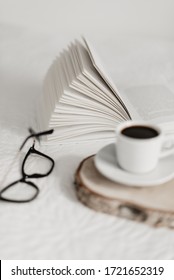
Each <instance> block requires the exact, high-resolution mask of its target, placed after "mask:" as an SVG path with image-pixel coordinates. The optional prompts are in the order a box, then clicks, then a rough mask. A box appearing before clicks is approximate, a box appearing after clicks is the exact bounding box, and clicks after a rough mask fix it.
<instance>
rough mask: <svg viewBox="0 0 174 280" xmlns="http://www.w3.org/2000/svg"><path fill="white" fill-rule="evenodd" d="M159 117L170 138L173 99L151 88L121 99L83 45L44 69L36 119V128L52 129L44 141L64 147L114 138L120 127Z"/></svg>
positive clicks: (94, 56)
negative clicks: (51, 133) (116, 128)
mask: <svg viewBox="0 0 174 280" xmlns="http://www.w3.org/2000/svg"><path fill="white" fill-rule="evenodd" d="M41 112H42V113H41ZM164 116H165V117H166V118H165V119H166V120H165V125H164V127H165V128H166V130H167V131H168V132H174V94H173V93H172V92H171V91H170V90H169V89H167V88H165V87H164V86H160V85H155V86H151V87H142V88H132V89H130V90H129V91H128V92H124V93H123V92H122V93H121V94H120V93H119V91H118V90H117V88H116V86H115V85H114V83H113V82H112V80H111V78H110V77H109V76H108V74H107V73H106V71H105V69H104V67H103V66H102V64H101V62H100V60H99V58H98V56H97V53H96V52H95V51H94V49H93V47H92V46H91V44H90V43H89V42H88V41H87V40H86V39H83V40H82V42H80V41H77V40H76V41H75V42H74V43H71V44H70V45H69V47H68V48H67V49H66V50H63V51H62V52H61V53H60V55H59V57H57V58H56V59H55V60H54V61H53V63H52V65H51V66H50V68H49V69H48V72H47V75H46V77H45V80H44V92H43V96H42V100H41V108H40V110H39V116H38V117H39V125H40V128H42V129H47V128H54V129H55V133H54V134H53V135H50V136H49V138H48V140H57V141H58V142H60V143H65V142H69V141H70V142H73V141H82V140H91V139H108V138H111V137H112V138H113V137H114V130H115V127H116V125H117V124H118V123H120V122H122V121H125V120H130V119H134V120H135V119H144V120H152V119H153V120H157V122H159V123H162V122H163V120H164Z"/></svg>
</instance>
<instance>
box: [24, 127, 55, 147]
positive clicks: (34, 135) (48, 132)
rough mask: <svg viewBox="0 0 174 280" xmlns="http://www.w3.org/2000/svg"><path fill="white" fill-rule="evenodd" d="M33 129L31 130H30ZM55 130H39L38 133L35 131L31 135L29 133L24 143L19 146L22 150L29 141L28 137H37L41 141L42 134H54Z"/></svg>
mask: <svg viewBox="0 0 174 280" xmlns="http://www.w3.org/2000/svg"><path fill="white" fill-rule="evenodd" d="M30 131H31V130H30ZM53 132H54V129H50V130H46V131H42V132H38V133H35V132H34V133H33V134H31V135H29V136H28V137H27V138H26V139H25V141H24V142H23V143H22V145H21V146H20V148H19V151H21V150H22V148H23V147H24V145H25V143H26V142H27V141H28V139H30V138H32V137H35V138H36V139H37V140H38V141H39V137H40V136H44V135H48V134H52V133H53Z"/></svg>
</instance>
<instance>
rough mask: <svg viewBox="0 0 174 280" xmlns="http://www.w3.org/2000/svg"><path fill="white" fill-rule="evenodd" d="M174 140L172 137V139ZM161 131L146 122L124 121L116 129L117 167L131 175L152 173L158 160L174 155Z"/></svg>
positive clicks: (173, 149)
mask: <svg viewBox="0 0 174 280" xmlns="http://www.w3.org/2000/svg"><path fill="white" fill-rule="evenodd" d="M173 140H174V137H173ZM167 142H169V140H168V138H167V137H166V136H165V134H164V132H163V131H162V129H161V128H160V127H159V126H157V125H153V124H149V123H147V122H135V121H126V122H123V123H121V124H120V125H118V126H117V128H116V155H117V161H118V164H119V166H120V167H121V168H122V169H124V170H126V171H129V172H132V173H145V172H149V171H152V170H153V169H154V168H155V167H156V165H157V163H158V161H159V159H160V158H162V157H166V156H169V155H171V154H172V153H174V147H173V146H172V145H171V147H168V148H164V147H165V146H166V143H167Z"/></svg>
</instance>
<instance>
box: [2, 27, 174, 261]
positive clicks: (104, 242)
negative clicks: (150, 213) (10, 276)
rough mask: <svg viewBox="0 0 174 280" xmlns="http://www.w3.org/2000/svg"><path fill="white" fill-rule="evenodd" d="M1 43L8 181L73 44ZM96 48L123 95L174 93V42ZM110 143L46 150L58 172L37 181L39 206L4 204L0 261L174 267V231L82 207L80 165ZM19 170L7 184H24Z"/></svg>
mask: <svg viewBox="0 0 174 280" xmlns="http://www.w3.org/2000/svg"><path fill="white" fill-rule="evenodd" d="M0 38H1V45H0V56H1V62H0V72H1V75H0V177H1V179H2V178H3V176H4V174H5V173H6V170H8V168H9V165H10V163H11V161H12V159H13V157H14V155H15V153H16V150H17V148H18V147H19V146H20V144H21V142H22V140H23V139H24V138H25V137H26V136H27V128H28V127H29V126H32V127H35V126H36V118H35V108H36V102H37V99H38V97H39V95H40V94H41V93H42V80H43V77H44V74H45V72H46V70H47V68H48V67H49V65H50V63H51V61H52V60H53V59H54V57H55V56H56V55H57V54H58V53H59V51H60V50H61V48H62V47H63V46H66V44H67V43H68V41H69V40H71V39H72V38H68V37H64V36H63V35H62V37H60V36H59V38H55V36H54V35H53V34H52V35H51V34H50V35H48V34H42V33H37V32H34V31H30V30H27V29H26V28H21V27H19V26H14V25H6V24H2V25H1V27H0ZM93 39H94V38H93ZM95 43H96V45H97V46H98V50H99V53H100V54H101V55H102V56H103V59H104V61H105V64H106V65H107V67H108V69H109V70H110V72H111V74H112V76H113V77H114V81H115V82H117V86H118V87H119V88H120V89H121V90H122V89H123V90H124V89H125V88H127V87H129V86H134V85H142V84H152V83H162V84H165V85H168V86H169V87H170V88H171V89H172V90H173V91H174V42H172V41H169V40H168V41H167V40H166V41H156V40H152V39H151V40H150V41H148V40H147V39H145V40H144V42H142V41H139V38H134V39H131V38H129V39H128V38H121V39H116V38H113V37H112V38H110V41H108V38H107V40H106V38H105V37H104V36H103V38H101V37H100V39H98V41H97V40H96V39H95ZM106 143H107V142H106V141H105V142H103V141H99V142H92V143H81V144H75V143H74V144H73V143H72V144H70V145H58V144H57V143H53V144H51V145H48V146H47V145H42V146H41V147H40V150H41V151H46V152H47V153H48V154H49V155H50V156H52V157H53V158H54V159H55V162H56V166H55V169H54V172H53V173H52V174H51V175H50V176H49V177H47V178H43V179H40V180H38V182H37V184H38V186H39V188H40V194H39V197H38V198H37V199H36V200H34V201H33V202H31V203H28V204H21V205H20V204H19V205H18V204H10V203H5V202H2V201H0V259H174V232H173V231H172V230H169V229H166V228H160V229H155V228H151V227H149V226H146V225H143V224H138V223H135V222H132V221H128V220H125V219H120V218H116V217H112V216H110V215H106V214H102V213H97V212H95V211H93V210H91V209H89V208H87V207H85V206H84V205H82V204H81V203H80V202H79V201H78V200H77V198H76V195H75V190H74V184H73V181H74V172H75V170H76V168H77V166H78V164H79V163H80V161H81V160H82V159H83V158H84V157H87V156H89V155H91V154H94V153H96V152H97V151H98V150H99V149H100V148H101V147H102V146H103V145H105V144H106ZM22 155H23V154H22ZM20 162H21V158H19V159H18V161H17V162H16V163H15V165H14V166H13V168H12V169H11V172H10V173H9V175H8V177H7V179H6V182H10V181H11V180H14V179H16V178H18V177H19V176H20V172H19V165H20ZM33 164H35V163H34V162H33ZM0 187H2V185H1V186H0Z"/></svg>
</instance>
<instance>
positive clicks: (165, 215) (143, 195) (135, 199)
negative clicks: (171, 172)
mask: <svg viewBox="0 0 174 280" xmlns="http://www.w3.org/2000/svg"><path fill="white" fill-rule="evenodd" d="M75 184H76V193H77V197H78V199H79V200H80V201H81V202H82V203H83V204H85V205H86V206H88V207H90V208H92V209H94V210H96V211H100V212H103V213H107V214H111V215H114V216H119V217H123V218H127V219H131V220H134V221H138V222H142V223H146V224H149V225H152V226H156V227H160V226H163V227H164V226H165V227H169V228H172V229H174V180H172V181H170V182H167V183H165V184H161V185H158V186H152V187H132V186H125V185H121V184H119V183H118V184H117V183H114V182H112V181H110V180H109V179H107V178H105V177H104V176H103V175H101V174H100V173H99V172H98V170H97V169H96V167H95V165H94V156H90V157H88V158H86V159H84V160H83V161H82V162H81V163H80V165H79V167H78V169H77V171H76V174H75Z"/></svg>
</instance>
